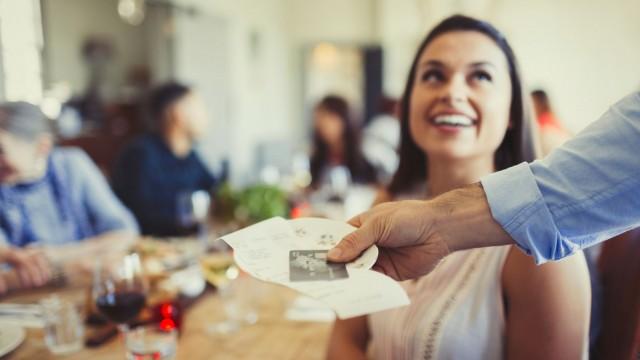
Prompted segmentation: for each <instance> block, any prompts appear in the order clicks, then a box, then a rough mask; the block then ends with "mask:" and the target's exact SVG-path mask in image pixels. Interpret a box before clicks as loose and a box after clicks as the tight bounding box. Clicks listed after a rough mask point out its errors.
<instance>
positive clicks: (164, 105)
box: [112, 82, 216, 236]
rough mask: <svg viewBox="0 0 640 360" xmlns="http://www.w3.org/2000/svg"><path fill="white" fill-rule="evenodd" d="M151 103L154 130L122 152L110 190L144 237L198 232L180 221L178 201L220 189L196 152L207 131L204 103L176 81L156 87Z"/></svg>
mask: <svg viewBox="0 0 640 360" xmlns="http://www.w3.org/2000/svg"><path fill="white" fill-rule="evenodd" d="M149 105H150V115H151V117H152V120H153V125H154V126H153V131H152V132H151V133H149V134H145V135H143V136H141V137H140V138H138V139H136V140H134V142H133V143H132V144H130V145H129V146H128V147H127V148H126V149H125V150H124V151H123V152H122V154H121V155H120V158H119V160H118V162H117V164H116V167H115V170H114V173H113V178H112V186H113V189H114V190H115V192H116V194H117V195H118V196H119V197H120V199H121V200H122V202H124V204H125V205H126V206H127V207H129V209H131V211H132V212H133V214H134V215H135V217H136V219H137V220H138V223H139V224H140V228H141V230H142V233H143V234H147V235H155V236H180V235H188V234H190V233H192V232H195V231H196V228H195V226H193V225H189V224H184V223H183V222H182V220H181V214H180V211H181V209H180V206H181V204H180V201H181V200H180V198H181V197H182V198H184V197H185V196H188V195H190V194H192V193H193V192H195V191H200V190H204V191H212V190H213V189H214V187H215V185H216V179H215V177H214V176H213V175H212V174H211V172H210V171H209V170H208V169H207V168H206V167H205V165H204V164H203V162H202V160H201V159H200V157H199V156H198V155H197V154H196V152H195V151H194V143H195V142H196V141H197V139H198V138H200V137H201V136H202V135H204V133H205V131H206V129H207V127H208V117H207V114H206V111H205V109H204V103H203V101H202V100H201V98H200V97H199V96H198V95H197V94H196V93H194V92H193V91H192V90H191V89H189V88H188V87H186V86H185V85H181V84H178V83H173V82H172V83H167V84H164V85H161V86H159V87H157V88H156V89H154V90H153V91H152V93H151V96H150V104H149Z"/></svg>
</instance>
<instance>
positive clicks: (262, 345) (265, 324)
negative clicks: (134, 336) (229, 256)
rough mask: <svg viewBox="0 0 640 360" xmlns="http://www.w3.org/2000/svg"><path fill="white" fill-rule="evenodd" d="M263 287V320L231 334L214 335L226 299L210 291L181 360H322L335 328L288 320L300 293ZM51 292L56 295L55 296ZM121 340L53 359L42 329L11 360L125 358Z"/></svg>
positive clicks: (79, 294)
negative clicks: (290, 306)
mask: <svg viewBox="0 0 640 360" xmlns="http://www.w3.org/2000/svg"><path fill="white" fill-rule="evenodd" d="M251 281H255V282H256V284H257V286H258V287H259V288H260V292H259V294H260V298H261V301H260V303H259V311H258V314H259V320H258V322H257V323H256V324H255V325H251V326H247V327H244V328H242V329H240V330H239V331H238V332H235V333H233V334H229V335H215V334H214V335H212V334H210V333H209V332H207V331H206V326H207V324H208V323H213V322H215V321H219V320H221V319H223V318H224V311H223V307H222V302H221V299H220V297H219V296H218V295H217V294H216V293H215V292H212V291H210V292H209V293H207V294H205V295H203V296H202V298H201V299H199V300H198V302H196V303H195V304H194V305H193V306H191V307H190V308H189V309H187V311H186V313H185V316H184V318H183V325H182V327H183V328H182V334H181V336H180V339H179V340H178V357H177V358H178V359H189V360H191V359H321V358H324V357H325V349H326V344H327V340H328V336H329V331H330V329H331V324H330V323H316V322H298V321H290V320H287V319H285V317H284V311H285V309H286V307H287V306H288V304H289V303H290V302H291V301H292V300H293V299H294V298H295V297H296V294H295V293H294V292H293V291H292V290H289V289H287V288H285V287H281V286H276V285H272V284H266V283H258V282H257V280H253V279H252V280H251ZM85 291H86V290H85V289H83V288H76V289H61V290H57V291H55V293H57V294H59V295H60V296H61V297H64V298H68V299H72V300H76V301H81V300H82V299H83V297H84V296H85V294H86V292H85ZM49 293H51V292H49ZM45 295H46V293H44V292H42V291H40V292H32V293H26V294H20V295H14V296H10V297H8V298H6V299H2V300H3V302H4V301H6V302H22V303H28V302H34V301H37V300H38V299H39V298H41V297H42V296H45ZM124 355H125V349H124V343H123V340H122V338H121V337H117V338H114V339H113V340H111V341H110V342H107V343H106V344H104V345H102V346H101V347H98V348H95V349H88V348H84V349H82V350H81V351H79V352H76V353H74V354H71V355H67V356H54V355H53V354H51V353H50V352H49V351H48V350H47V348H46V346H45V344H44V339H43V332H42V330H41V329H28V330H27V338H26V340H25V341H24V342H23V343H22V345H20V347H18V348H17V349H16V350H15V351H14V352H13V353H11V354H10V355H8V356H7V357H6V359H8V360H17V359H39V360H40V359H69V360H75V359H78V360H79V359H82V360H84V359H95V360H100V359H124Z"/></svg>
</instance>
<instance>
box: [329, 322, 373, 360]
mask: <svg viewBox="0 0 640 360" xmlns="http://www.w3.org/2000/svg"><path fill="white" fill-rule="evenodd" d="M368 342H369V329H368V328H367V317H366V316H359V317H355V318H351V319H347V320H338V319H336V322H335V323H334V324H333V329H332V331H331V337H330V338H329V348H328V349H327V359H349V360H352V359H353V360H357V359H366V354H367V343H368Z"/></svg>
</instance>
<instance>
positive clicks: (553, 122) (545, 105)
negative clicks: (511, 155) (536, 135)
mask: <svg viewBox="0 0 640 360" xmlns="http://www.w3.org/2000/svg"><path fill="white" fill-rule="evenodd" d="M531 99H532V100H533V108H534V110H535V112H536V117H537V120H538V126H539V127H540V140H541V143H542V154H543V155H547V154H549V153H550V152H551V150H553V149H555V148H556V147H558V146H560V145H562V144H563V143H564V142H565V141H567V140H569V139H570V138H571V136H572V134H571V132H569V131H568V130H567V129H566V128H565V127H564V126H563V125H562V124H561V123H560V121H559V120H558V118H557V117H556V114H555V113H554V111H553V109H552V107H551V102H550V101H549V97H548V96H547V93H546V92H545V91H544V90H540V89H538V90H534V91H532V92H531Z"/></svg>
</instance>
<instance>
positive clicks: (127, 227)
mask: <svg viewBox="0 0 640 360" xmlns="http://www.w3.org/2000/svg"><path fill="white" fill-rule="evenodd" d="M137 231H138V230H137V225H136V223H135V220H134V218H133V216H132V215H131V214H130V213H129V211H128V210H127V209H126V208H125V207H124V206H123V205H122V204H121V203H120V201H119V200H118V199H117V198H116V197H115V195H114V194H113V193H112V192H111V190H110V188H109V186H108V184H107V182H106V180H105V179H104V177H103V176H102V174H101V173H100V171H99V170H98V168H97V167H96V166H95V164H94V163H93V162H92V161H91V160H90V159H89V157H88V156H87V155H86V154H85V153H84V152H83V151H82V150H80V149H76V148H57V147H54V146H53V136H52V133H51V129H50V126H49V121H48V120H47V119H46V117H45V116H44V114H43V113H42V112H41V111H40V109H39V108H38V107H37V106H35V105H32V104H29V103H26V102H7V103H4V104H0V252H2V253H4V254H7V255H6V256H5V258H7V259H9V260H11V261H6V263H9V265H11V264H13V265H16V266H14V268H15V269H17V270H20V269H21V266H22V265H23V264H24V263H25V261H20V259H24V258H26V254H29V255H30V256H36V257H38V259H39V258H40V257H41V256H46V257H47V259H48V260H49V261H50V264H59V265H61V266H67V265H70V266H71V265H76V266H80V267H81V268H83V269H85V268H88V267H89V266H90V264H88V263H85V262H87V261H91V260H92V259H94V258H95V256H97V255H98V254H100V255H102V254H108V253H112V252H117V251H121V250H123V249H124V248H126V247H128V245H129V244H130V242H131V241H132V240H133V239H134V238H135V236H136V234H137ZM34 249H36V250H38V252H37V253H36V255H34V254H32V253H33V252H34V251H36V250H34ZM16 253H18V254H19V255H18V256H15V254H16ZM21 255H25V256H21ZM0 261H2V259H0ZM37 263H38V264H40V266H41V267H45V266H44V265H42V264H43V262H41V261H39V262H37ZM50 264H49V265H50ZM7 271H9V269H8V267H7V266H6V265H5V266H4V267H0V272H7ZM49 273H51V269H42V271H41V273H40V274H39V275H40V276H34V277H33V279H32V280H34V281H21V283H20V284H14V287H28V286H32V285H39V284H41V283H42V282H45V280H46V278H47V275H48V274H49ZM23 278H25V277H23ZM25 279H26V278H25ZM35 280H40V281H35Z"/></svg>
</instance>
